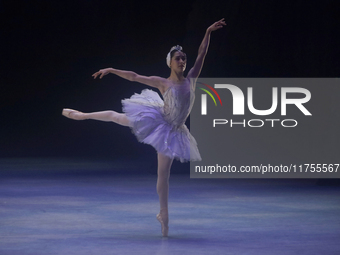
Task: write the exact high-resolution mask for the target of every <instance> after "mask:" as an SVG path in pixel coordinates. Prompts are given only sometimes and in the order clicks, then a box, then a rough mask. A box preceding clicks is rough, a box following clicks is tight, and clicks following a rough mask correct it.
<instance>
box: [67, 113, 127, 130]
mask: <svg viewBox="0 0 340 255" xmlns="http://www.w3.org/2000/svg"><path fill="white" fill-rule="evenodd" d="M62 114H63V115H64V116H65V117H67V118H70V119H74V120H86V119H92V120H100V121H112V122H115V123H117V124H119V125H122V126H129V124H130V122H129V120H128V118H127V117H126V115H125V114H124V113H118V112H115V111H102V112H91V113H84V112H79V111H76V110H72V109H63V112H62Z"/></svg>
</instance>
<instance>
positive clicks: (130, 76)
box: [92, 68, 165, 91]
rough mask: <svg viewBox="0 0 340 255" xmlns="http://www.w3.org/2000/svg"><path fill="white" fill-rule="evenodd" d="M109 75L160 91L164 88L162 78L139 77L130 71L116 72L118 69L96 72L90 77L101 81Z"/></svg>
mask: <svg viewBox="0 0 340 255" xmlns="http://www.w3.org/2000/svg"><path fill="white" fill-rule="evenodd" d="M109 73H112V74H115V75H118V76H120V77H122V78H124V79H127V80H129V81H137V82H139V83H143V84H145V85H148V86H151V87H155V88H158V89H159V90H161V91H162V90H163V89H164V86H165V85H164V83H165V79H164V78H161V77H158V76H144V75H139V74H137V73H135V72H132V71H124V70H118V69H114V68H105V69H101V70H99V71H98V72H96V73H94V74H93V75H92V76H93V77H94V79H96V78H97V77H98V76H99V78H100V79H101V78H103V77H104V76H105V75H107V74H109Z"/></svg>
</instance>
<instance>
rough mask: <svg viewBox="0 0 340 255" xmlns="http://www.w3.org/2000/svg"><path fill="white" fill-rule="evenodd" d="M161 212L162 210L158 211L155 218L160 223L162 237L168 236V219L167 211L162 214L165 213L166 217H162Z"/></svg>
mask: <svg viewBox="0 0 340 255" xmlns="http://www.w3.org/2000/svg"><path fill="white" fill-rule="evenodd" d="M161 213H162V212H160V213H159V214H157V215H156V218H157V220H158V221H159V222H160V223H161V227H162V228H161V230H162V235H163V237H167V236H168V232H169V226H168V224H167V222H168V221H169V219H168V213H167V212H166V213H164V214H166V216H165V217H166V218H165V217H164V218H163V217H162V215H161Z"/></svg>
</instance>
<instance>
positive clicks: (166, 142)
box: [122, 89, 201, 162]
mask: <svg viewBox="0 0 340 255" xmlns="http://www.w3.org/2000/svg"><path fill="white" fill-rule="evenodd" d="M122 105H123V112H124V113H125V114H126V116H127V118H128V119H129V122H130V127H131V129H132V132H133V133H134V134H135V136H136V137H137V139H138V141H139V142H142V143H145V144H150V145H151V146H153V147H154V148H155V149H156V151H157V152H159V153H161V154H164V155H166V156H168V157H170V158H175V159H177V160H180V161H181V162H187V161H198V160H201V156H200V153H199V151H198V148H197V143H196V140H195V138H194V137H193V136H192V135H191V134H190V132H189V130H188V128H187V127H186V125H185V124H182V125H179V126H178V125H174V124H173V123H171V120H166V118H165V117H164V111H163V110H164V102H163V100H162V99H161V97H160V96H159V95H158V93H156V92H154V91H152V90H149V89H145V90H143V91H142V93H141V94H137V93H136V94H134V95H133V96H132V97H131V98H129V99H124V100H122Z"/></svg>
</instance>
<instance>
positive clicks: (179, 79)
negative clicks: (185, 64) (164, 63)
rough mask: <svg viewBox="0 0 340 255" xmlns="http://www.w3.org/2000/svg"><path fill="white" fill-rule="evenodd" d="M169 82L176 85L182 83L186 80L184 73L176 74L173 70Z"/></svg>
mask: <svg viewBox="0 0 340 255" xmlns="http://www.w3.org/2000/svg"><path fill="white" fill-rule="evenodd" d="M168 80H170V81H172V82H174V83H181V82H182V81H183V80H185V77H184V75H183V72H179V73H176V72H175V71H173V70H172V71H171V74H170V77H169V78H168Z"/></svg>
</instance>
